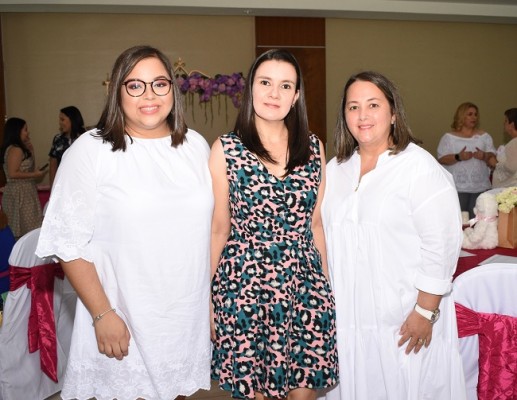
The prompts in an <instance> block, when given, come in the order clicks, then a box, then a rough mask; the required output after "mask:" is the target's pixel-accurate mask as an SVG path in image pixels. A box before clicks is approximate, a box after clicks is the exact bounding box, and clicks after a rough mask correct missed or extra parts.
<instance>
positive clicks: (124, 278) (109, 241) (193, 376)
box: [36, 46, 213, 400]
mask: <svg viewBox="0 0 517 400" xmlns="http://www.w3.org/2000/svg"><path fill="white" fill-rule="evenodd" d="M208 156H209V147H208V144H207V142H206V141H205V139H204V138H203V137H202V136H201V135H200V134H199V133H197V132H195V131H193V130H190V129H187V126H186V124H185V120H184V116H183V106H182V101H181V93H180V91H179V89H178V86H177V85H176V84H175V83H174V74H173V69H172V65H171V62H170V61H169V60H168V58H167V57H166V56H165V55H164V54H163V53H162V52H160V51H159V50H157V49H155V48H152V47H149V46H135V47H132V48H129V49H127V50H126V51H124V52H123V53H122V54H121V55H120V56H119V57H118V58H117V60H116V61H115V65H114V67H113V71H112V74H111V82H110V85H109V93H108V96H107V99H106V106H105V108H104V111H103V113H102V115H101V118H100V120H99V122H98V123H97V128H96V129H94V130H91V131H89V132H86V133H84V134H82V135H81V136H80V137H79V138H78V139H77V140H76V141H75V142H74V143H73V145H72V146H71V147H70V148H69V149H68V150H67V151H66V152H65V154H64V156H63V161H62V164H61V166H60V167H59V169H58V170H57V175H56V180H55V182H54V186H53V188H52V196H51V197H50V203H49V206H48V209H47V212H46V214H45V219H44V222H43V227H42V229H41V234H40V238H39V243H38V248H37V251H36V252H37V254H38V255H39V256H49V255H54V256H56V257H58V258H59V259H60V261H61V265H62V267H63V270H64V271H65V274H66V276H67V277H68V279H69V280H70V282H71V284H72V286H73V287H74V289H75V290H76V291H77V294H78V296H79V299H80V300H79V302H78V306H77V311H76V315H75V321H74V330H73V334H72V344H71V348H70V356H69V359H68V365H67V370H66V375H65V379H64V385H63V391H62V392H61V396H62V398H63V399H76V398H77V399H89V398H92V397H95V398H96V399H97V400H111V399H114V398H116V399H119V400H123V399H126V400H133V399H137V398H144V399H146V400H161V399H171V400H172V399H175V398H176V399H177V398H184V397H183V396H188V395H191V394H193V393H194V392H196V391H197V390H198V389H200V388H204V389H208V388H210V356H211V347H210V327H209V307H208V305H209V294H210V288H209V279H210V264H209V263H210V261H209V250H210V243H209V240H210V223H211V217H212V207H213V196H212V185H211V178H210V172H209V170H208Z"/></svg>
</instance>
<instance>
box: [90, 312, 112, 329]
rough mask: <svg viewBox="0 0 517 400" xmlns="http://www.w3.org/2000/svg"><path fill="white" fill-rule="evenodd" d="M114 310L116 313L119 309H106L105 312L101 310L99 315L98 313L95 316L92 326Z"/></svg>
mask: <svg viewBox="0 0 517 400" xmlns="http://www.w3.org/2000/svg"><path fill="white" fill-rule="evenodd" d="M112 311H113V312H114V313H116V312H117V310H115V309H114V308H110V309H109V310H106V311H104V312H101V313H100V314H99V315H97V316H96V317H95V318H93V322H92V326H95V323H96V322H97V321H100V320H101V319H102V317H104V316H105V315H106V314H107V313H110V312H112Z"/></svg>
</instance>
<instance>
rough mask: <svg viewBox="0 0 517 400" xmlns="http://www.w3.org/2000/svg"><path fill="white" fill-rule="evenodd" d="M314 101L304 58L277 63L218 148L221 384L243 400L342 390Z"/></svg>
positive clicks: (268, 58)
mask: <svg viewBox="0 0 517 400" xmlns="http://www.w3.org/2000/svg"><path fill="white" fill-rule="evenodd" d="M304 96H305V95H304V89H303V78H302V75H301V70H300V66H299V64H298V62H297V60H296V59H295V58H294V56H293V55H292V54H291V53H289V52H287V51H285V50H276V49H273V50H269V51H267V52H265V53H264V54H262V55H261V56H259V57H258V58H257V59H256V60H255V61H254V63H253V65H252V66H251V69H250V71H249V73H248V78H247V82H246V88H245V92H244V96H243V102H242V106H241V108H240V110H239V114H238V116H237V121H236V123H235V129H234V131H233V132H231V133H228V134H225V135H222V136H221V137H220V138H219V139H218V140H217V141H216V142H215V143H214V145H213V146H212V153H211V156H210V168H211V173H212V179H213V188H214V195H215V209H214V215H213V219H212V260H211V264H212V273H213V274H214V276H213V281H212V301H213V307H214V315H215V317H214V326H213V332H212V335H213V339H214V351H213V358H212V379H215V380H217V381H218V382H219V386H220V387H221V388H222V389H224V390H227V391H229V392H231V395H232V397H234V398H240V399H264V398H287V399H290V400H310V399H315V398H316V390H315V389H319V388H326V387H329V386H331V385H333V384H334V383H335V382H336V381H337V354H336V341H335V333H336V332H335V322H334V316H335V311H334V296H333V294H332V290H331V288H330V285H329V282H328V280H327V262H326V255H325V254H326V253H325V240H324V237H323V229H322V225H321V215H320V204H321V200H322V196H323V191H324V187H325V184H324V182H325V156H324V147H323V144H322V143H321V142H320V140H319V139H318V138H317V136H315V135H313V134H311V133H310V132H309V127H308V123H307V112H306V106H305V97H304Z"/></svg>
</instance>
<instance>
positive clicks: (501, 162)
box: [489, 108, 517, 188]
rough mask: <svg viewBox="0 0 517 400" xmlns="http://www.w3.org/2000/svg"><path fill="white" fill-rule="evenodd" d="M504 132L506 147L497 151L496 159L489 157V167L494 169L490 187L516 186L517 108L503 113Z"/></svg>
mask: <svg viewBox="0 0 517 400" xmlns="http://www.w3.org/2000/svg"><path fill="white" fill-rule="evenodd" d="M504 131H505V132H506V133H507V134H508V135H510V137H511V138H512V140H510V141H509V142H508V143H507V144H506V146H501V147H500V149H499V150H498V151H497V158H496V157H491V159H490V161H489V165H490V166H493V167H495V170H494V175H493V179H492V187H494V188H504V187H510V186H517V108H510V109H509V110H506V111H505V112H504Z"/></svg>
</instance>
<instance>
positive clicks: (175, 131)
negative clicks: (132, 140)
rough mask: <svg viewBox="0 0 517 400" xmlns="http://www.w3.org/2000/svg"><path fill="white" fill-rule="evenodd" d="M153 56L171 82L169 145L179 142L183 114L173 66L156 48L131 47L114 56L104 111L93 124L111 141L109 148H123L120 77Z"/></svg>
mask: <svg viewBox="0 0 517 400" xmlns="http://www.w3.org/2000/svg"><path fill="white" fill-rule="evenodd" d="M152 57H154V58H157V59H158V60H160V61H161V63H162V64H163V66H164V67H165V69H166V71H167V73H168V74H169V78H170V79H171V80H172V81H173V82H172V96H173V99H174V104H173V106H172V110H171V112H170V113H169V115H168V116H167V125H168V126H169V129H170V130H171V139H172V140H171V144H172V146H173V147H176V146H178V145H180V144H182V143H183V141H184V140H185V134H186V133H187V124H186V122H185V118H184V116H183V102H182V98H181V92H180V91H179V88H178V86H177V85H176V82H175V78H174V73H173V68H172V65H171V62H170V61H169V59H168V58H167V57H166V56H165V54H163V53H162V52H161V51H160V50H158V49H155V48H154V47H151V46H134V47H131V48H129V49H127V50H125V51H124V52H123V53H122V54H121V55H119V56H118V58H117V60H116V61H115V64H114V66H113V70H112V72H111V80H110V84H109V87H108V99H107V101H106V105H105V106H104V111H103V112H102V115H101V117H100V119H99V122H98V123H97V129H99V130H100V136H101V137H102V138H103V140H104V141H105V142H109V143H111V149H112V150H113V151H117V150H122V151H125V150H126V139H125V135H126V130H125V123H124V113H123V111H122V107H121V99H122V95H121V87H122V84H123V83H124V80H125V79H126V78H127V76H128V75H129V74H130V73H131V71H132V70H133V68H134V67H135V65H136V64H138V63H139V62H140V61H142V60H144V59H146V58H152Z"/></svg>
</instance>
